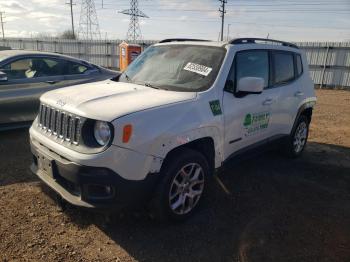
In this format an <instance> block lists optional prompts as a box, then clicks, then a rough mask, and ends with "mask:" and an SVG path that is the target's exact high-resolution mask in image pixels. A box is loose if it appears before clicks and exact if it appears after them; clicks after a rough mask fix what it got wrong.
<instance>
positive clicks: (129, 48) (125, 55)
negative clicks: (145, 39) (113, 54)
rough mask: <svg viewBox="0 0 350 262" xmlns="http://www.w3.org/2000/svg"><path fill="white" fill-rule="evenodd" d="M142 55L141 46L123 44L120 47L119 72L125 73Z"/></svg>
mask: <svg viewBox="0 0 350 262" xmlns="http://www.w3.org/2000/svg"><path fill="white" fill-rule="evenodd" d="M140 54H141V46H140V45H137V44H128V43H126V42H122V43H121V44H120V45H119V70H120V71H124V70H125V69H126V68H127V67H128V65H129V64H130V63H131V62H132V61H134V60H135V59H136V57H138V56H139V55H140Z"/></svg>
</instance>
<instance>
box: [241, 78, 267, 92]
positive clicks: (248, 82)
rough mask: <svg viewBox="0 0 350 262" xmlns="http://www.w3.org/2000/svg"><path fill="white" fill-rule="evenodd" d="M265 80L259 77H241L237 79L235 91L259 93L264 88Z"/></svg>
mask: <svg viewBox="0 0 350 262" xmlns="http://www.w3.org/2000/svg"><path fill="white" fill-rule="evenodd" d="M264 84H265V80H264V79H263V78H261V77H251V76H247V77H242V78H240V79H239V81H238V86H237V91H239V92H245V93H252V94H260V93H261V92H262V91H263V90H264Z"/></svg>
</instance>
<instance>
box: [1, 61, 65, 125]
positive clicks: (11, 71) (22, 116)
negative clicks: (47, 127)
mask: <svg viewBox="0 0 350 262" xmlns="http://www.w3.org/2000/svg"><path fill="white" fill-rule="evenodd" d="M58 65H59V61H58V60H56V59H53V58H49V57H25V58H19V59H16V60H13V61H10V62H8V63H6V64H4V65H3V66H1V68H0V71H2V72H4V73H6V75H7V81H2V82H0V124H10V123H18V122H28V121H32V120H33V119H34V118H35V116H36V115H37V112H38V109H39V97H40V96H41V95H42V94H43V93H45V92H47V91H50V90H53V89H56V88H59V87H62V85H63V84H64V83H63V76H62V75H61V72H60V70H59V69H58V68H60V67H59V66H58Z"/></svg>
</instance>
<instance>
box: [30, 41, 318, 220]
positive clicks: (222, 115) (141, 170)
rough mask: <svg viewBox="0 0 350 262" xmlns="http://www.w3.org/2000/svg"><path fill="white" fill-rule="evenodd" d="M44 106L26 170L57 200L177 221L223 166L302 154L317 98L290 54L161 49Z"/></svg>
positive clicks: (271, 45)
mask: <svg viewBox="0 0 350 262" xmlns="http://www.w3.org/2000/svg"><path fill="white" fill-rule="evenodd" d="M40 101H41V106H40V112H39V115H38V116H37V118H36V120H35V121H34V123H33V125H32V127H31V129H30V141H31V149H32V153H33V159H34V162H33V164H32V166H31V169H32V171H33V172H34V173H35V174H36V175H37V176H38V177H39V178H40V179H41V180H43V181H44V182H45V183H46V184H47V185H48V186H49V187H51V188H52V189H54V190H55V191H56V192H57V193H58V194H59V195H60V196H61V197H62V198H63V199H65V200H66V201H68V202H70V203H71V204H73V205H77V206H81V207H86V208H102V209H107V210H112V209H113V210H115V208H116V207H130V206H135V205H138V204H140V203H142V204H145V205H146V204H147V206H149V207H150V210H151V211H152V213H153V214H154V215H155V216H157V217H159V218H162V219H171V220H183V219H186V218H187V217H188V216H190V215H191V214H192V213H193V212H194V211H195V210H196V209H197V208H198V206H199V203H200V200H201V199H203V196H204V194H205V193H206V190H207V188H208V183H209V181H210V177H211V176H212V175H213V174H214V172H215V170H217V169H219V168H220V167H222V166H223V165H224V164H225V162H227V161H228V160H230V159H238V158H239V157H240V156H242V155H251V154H253V153H255V152H257V151H258V149H269V148H272V147H271V144H272V143H274V144H276V145H279V148H280V149H283V150H284V151H285V152H286V153H287V155H289V156H291V157H297V156H299V155H300V154H301V153H302V152H303V149H304V147H305V144H306V141H307V138H308V132H309V124H310V122H311V116H312V110H313V107H314V105H315V102H316V97H315V92H314V87H313V82H312V80H311V79H310V76H309V72H308V65H307V61H306V57H305V54H304V52H303V51H301V50H300V49H298V47H297V46H295V45H294V44H291V43H287V42H282V41H277V40H270V39H259V38H240V39H235V40H232V41H230V42H211V41H204V40H195V39H192V40H191V39H167V40H163V41H161V42H159V43H157V44H155V45H153V46H151V47H149V48H147V50H145V52H143V53H142V54H141V55H140V56H139V57H138V58H137V59H136V60H135V61H134V62H133V63H132V64H131V65H130V66H129V67H128V68H127V70H125V71H124V72H123V73H122V74H121V75H119V76H118V77H116V78H114V79H111V80H107V81H104V82H98V83H90V84H84V85H79V86H75V87H73V88H71V87H68V88H63V89H59V90H55V91H50V92H48V93H46V94H44V95H43V96H42V97H41V99H40Z"/></svg>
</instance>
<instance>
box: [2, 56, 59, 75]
mask: <svg viewBox="0 0 350 262" xmlns="http://www.w3.org/2000/svg"><path fill="white" fill-rule="evenodd" d="M1 71H3V72H4V73H6V74H7V77H8V79H9V80H11V79H29V78H37V77H45V76H55V75H60V74H61V73H62V71H61V70H60V63H59V62H58V61H56V60H54V59H49V58H27V59H20V60H17V61H15V62H12V63H9V64H7V65H5V66H4V67H3V68H2V69H1Z"/></svg>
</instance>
